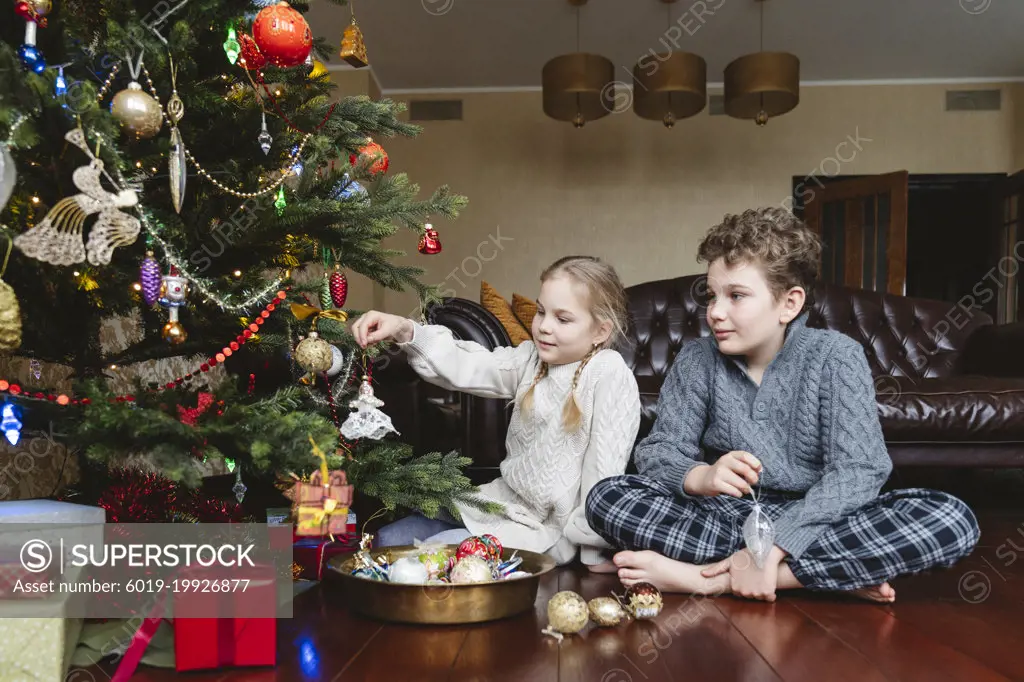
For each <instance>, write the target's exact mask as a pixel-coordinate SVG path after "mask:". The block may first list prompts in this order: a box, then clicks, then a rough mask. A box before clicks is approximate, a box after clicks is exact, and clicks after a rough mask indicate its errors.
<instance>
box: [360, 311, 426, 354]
mask: <svg viewBox="0 0 1024 682" xmlns="http://www.w3.org/2000/svg"><path fill="white" fill-rule="evenodd" d="M413 332H414V327H413V324H412V320H410V319H407V318H404V317H400V316H398V315H389V314H388V313H381V312H378V311H376V310H371V311H369V312H367V313H365V314H363V315H361V316H360V317H359V319H357V320H356V321H355V322H353V323H352V336H354V337H355V339H356V343H358V344H359V346H360V347H361V348H366V347H367V346H369V345H371V344H374V343H380V342H381V341H396V342H398V343H407V342H409V341H412V336H413Z"/></svg>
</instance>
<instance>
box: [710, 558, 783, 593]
mask: <svg viewBox="0 0 1024 682" xmlns="http://www.w3.org/2000/svg"><path fill="white" fill-rule="evenodd" d="M784 557H785V553H784V552H783V551H782V550H781V549H779V548H778V547H772V551H771V553H769V554H768V558H767V560H766V561H765V564H764V568H758V567H757V564H755V563H754V557H752V556H751V555H750V552H748V551H747V550H745V549H741V550H740V551H738V552H736V553H735V554H733V555H732V556H731V557H729V558H728V559H725V560H724V561H719V562H718V563H717V564H712V565H711V566H708V567H707V568H705V569H703V570H701V572H700V574H701V575H702V576H704V577H705V578H713V577H715V576H716V575H721V574H722V573H728V574H729V583H730V589H731V590H732V593H733V594H735V595H736V596H739V597H746V598H747V599H759V600H761V601H769V602H771V601H775V588H776V587H777V586H778V579H779V564H780V563H781V562H782V559H783V558H784Z"/></svg>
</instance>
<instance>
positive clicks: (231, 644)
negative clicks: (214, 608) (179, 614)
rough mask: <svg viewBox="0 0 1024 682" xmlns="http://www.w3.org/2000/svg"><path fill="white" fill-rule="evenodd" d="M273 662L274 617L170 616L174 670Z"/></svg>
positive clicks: (181, 670)
mask: <svg viewBox="0 0 1024 682" xmlns="http://www.w3.org/2000/svg"><path fill="white" fill-rule="evenodd" d="M276 664H277V619H276V618H175V619H174V667H175V669H176V670H177V671H178V672H183V671H185V670H208V669H210V668H224V667H241V666H257V665H259V666H273V665H276Z"/></svg>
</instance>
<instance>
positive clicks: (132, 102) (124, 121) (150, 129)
mask: <svg viewBox="0 0 1024 682" xmlns="http://www.w3.org/2000/svg"><path fill="white" fill-rule="evenodd" d="M110 113H111V114H113V115H114V118H116V119H117V120H118V121H119V122H120V123H121V127H122V128H123V129H124V130H125V131H127V132H128V133H129V134H130V135H133V136H134V137H135V139H146V138H150V137H153V136H154V135H156V134H157V133H159V132H160V128H161V127H162V126H163V122H164V118H163V112H162V111H161V110H160V103H159V102H157V101H156V100H155V99H153V98H152V97H150V96H149V95H148V94H146V93H145V92H143V91H142V86H141V85H139V84H138V83H137V82H135V81H132V82H131V83H129V84H128V87H127V88H125V89H124V90H122V91H121V92H119V93H117V94H116V95H114V99H113V101H112V102H111V103H110Z"/></svg>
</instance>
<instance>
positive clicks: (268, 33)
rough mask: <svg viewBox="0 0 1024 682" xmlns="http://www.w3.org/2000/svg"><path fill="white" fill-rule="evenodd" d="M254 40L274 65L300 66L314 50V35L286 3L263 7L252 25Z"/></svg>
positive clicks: (298, 14)
mask: <svg viewBox="0 0 1024 682" xmlns="http://www.w3.org/2000/svg"><path fill="white" fill-rule="evenodd" d="M252 37H253V38H254V39H255V40H256V44H257V45H259V48H260V52H262V53H263V55H264V56H265V57H266V58H267V61H269V62H270V63H271V64H273V65H274V66H280V67H289V66H298V65H299V64H302V63H304V62H305V61H306V57H308V56H309V51H310V50H311V49H312V48H313V32H312V31H310V30H309V24H307V23H306V20H305V19H304V18H303V16H302V15H301V14H300V13H299V12H296V11H295V10H293V9H292V8H291V7H290V6H289V5H288V3H287V2H279V3H278V4H276V5H271V6H270V7H265V8H263V9H262V10H261V11H260V13H259V14H257V15H256V20H255V21H254V22H252Z"/></svg>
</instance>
